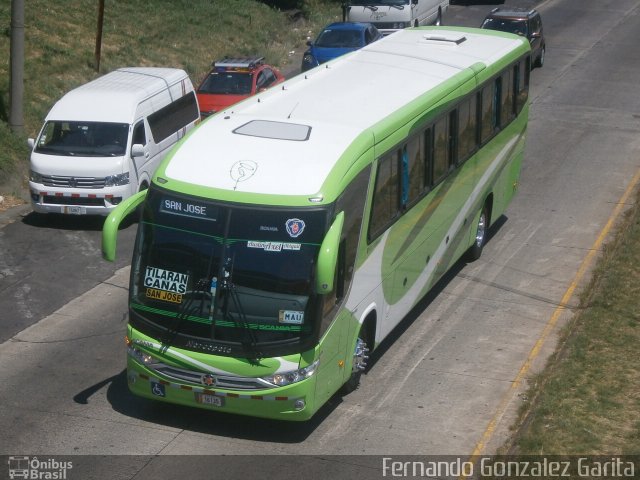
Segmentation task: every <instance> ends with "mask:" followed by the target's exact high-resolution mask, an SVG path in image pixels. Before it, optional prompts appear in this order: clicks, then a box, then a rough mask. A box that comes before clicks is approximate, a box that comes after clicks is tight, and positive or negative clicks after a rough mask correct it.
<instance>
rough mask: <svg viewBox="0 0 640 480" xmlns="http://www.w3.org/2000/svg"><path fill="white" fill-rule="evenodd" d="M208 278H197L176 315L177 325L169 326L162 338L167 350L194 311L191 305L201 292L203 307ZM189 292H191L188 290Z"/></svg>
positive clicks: (164, 347)
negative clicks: (184, 321) (183, 323)
mask: <svg viewBox="0 0 640 480" xmlns="http://www.w3.org/2000/svg"><path fill="white" fill-rule="evenodd" d="M208 283H209V282H208V279H207V278H201V279H199V280H197V281H196V282H195V284H194V286H193V290H191V292H190V293H191V295H190V296H189V298H188V299H187V301H186V302H185V303H184V305H182V307H180V310H179V311H178V314H177V315H176V321H175V325H174V326H173V327H172V328H167V331H166V334H165V336H164V338H163V339H162V344H163V347H162V348H163V349H164V350H165V351H166V350H167V349H168V348H169V347H170V346H171V345H172V344H173V341H174V340H175V338H176V336H177V335H178V332H179V331H180V327H181V326H182V321H183V320H184V319H185V318H187V317H188V316H189V313H190V312H191V311H192V308H191V306H192V305H193V302H194V300H195V296H196V294H200V308H202V303H203V302H204V297H205V295H206V293H207V291H206V290H205V288H206V287H207V285H208ZM187 293H189V292H187ZM185 295H186V294H185Z"/></svg>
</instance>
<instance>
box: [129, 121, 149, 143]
mask: <svg viewBox="0 0 640 480" xmlns="http://www.w3.org/2000/svg"><path fill="white" fill-rule="evenodd" d="M131 144H132V145H136V144H140V145H146V144H147V135H146V133H145V131H144V121H139V122H138V123H136V126H135V127H133V137H132V139H131Z"/></svg>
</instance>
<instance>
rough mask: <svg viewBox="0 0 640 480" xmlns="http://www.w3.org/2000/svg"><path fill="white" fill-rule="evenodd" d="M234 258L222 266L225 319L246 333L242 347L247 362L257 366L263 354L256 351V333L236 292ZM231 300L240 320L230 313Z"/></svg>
mask: <svg viewBox="0 0 640 480" xmlns="http://www.w3.org/2000/svg"><path fill="white" fill-rule="evenodd" d="M234 260H235V255H234V258H233V259H232V258H228V257H227V260H226V261H225V262H224V264H223V266H222V278H221V282H220V287H219V288H220V290H221V291H222V296H223V306H222V312H223V318H225V319H227V318H228V319H230V320H231V321H233V322H234V323H235V324H236V325H237V326H239V327H241V328H242V330H243V332H244V340H243V341H242V342H241V343H242V346H243V347H244V349H245V352H246V353H247V360H249V362H250V363H252V364H257V363H258V362H259V361H260V358H262V356H263V355H262V353H261V352H258V351H257V350H256V345H257V344H258V338H257V336H256V332H254V331H253V328H251V326H250V325H249V322H248V320H247V315H246V314H245V313H244V309H243V308H242V302H241V301H240V295H238V292H237V290H236V286H235V284H234V283H233V265H234ZM229 300H231V301H232V302H233V306H234V310H235V311H236V312H237V315H238V318H234V317H233V316H232V315H231V314H230V313H229V307H230V305H229V303H230V302H229Z"/></svg>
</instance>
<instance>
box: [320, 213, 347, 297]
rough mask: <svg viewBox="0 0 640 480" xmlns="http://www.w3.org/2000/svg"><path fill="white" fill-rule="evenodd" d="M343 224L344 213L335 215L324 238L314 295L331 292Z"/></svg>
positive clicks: (333, 284)
mask: <svg viewBox="0 0 640 480" xmlns="http://www.w3.org/2000/svg"><path fill="white" fill-rule="evenodd" d="M343 224H344V212H340V213H339V214H338V215H336V219H335V220H334V221H333V224H332V225H331V227H330V228H329V231H328V232H327V234H326V235H325V236H324V240H323V241H322V245H321V246H320V253H319V254H318V264H317V268H316V293H319V294H320V295H324V294H327V293H330V292H332V291H333V289H334V286H335V281H336V278H335V277H336V266H337V264H338V251H339V250H340V238H341V236H342V225H343Z"/></svg>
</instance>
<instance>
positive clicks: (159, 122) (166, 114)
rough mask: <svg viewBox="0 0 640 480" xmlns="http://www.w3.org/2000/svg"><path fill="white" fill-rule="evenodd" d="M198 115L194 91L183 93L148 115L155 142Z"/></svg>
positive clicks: (193, 119) (193, 120) (194, 119)
mask: <svg viewBox="0 0 640 480" xmlns="http://www.w3.org/2000/svg"><path fill="white" fill-rule="evenodd" d="M199 115H200V112H199V111H198V102H197V101H196V94H195V92H189V93H187V94H186V95H183V96H182V97H180V98H179V99H177V100H176V101H174V102H171V103H170V104H169V105H167V106H165V107H163V108H161V109H160V110H158V111H157V112H154V113H152V114H151V115H149V118H148V120H149V127H150V128H151V135H153V139H154V140H155V142H156V143H160V142H161V141H162V140H164V139H165V138H167V137H169V136H171V135H173V134H174V133H176V132H177V131H178V130H180V129H181V128H184V127H186V126H187V125H189V124H190V123H192V122H195V121H196V120H197V119H198V117H199Z"/></svg>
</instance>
